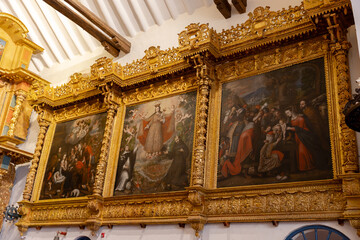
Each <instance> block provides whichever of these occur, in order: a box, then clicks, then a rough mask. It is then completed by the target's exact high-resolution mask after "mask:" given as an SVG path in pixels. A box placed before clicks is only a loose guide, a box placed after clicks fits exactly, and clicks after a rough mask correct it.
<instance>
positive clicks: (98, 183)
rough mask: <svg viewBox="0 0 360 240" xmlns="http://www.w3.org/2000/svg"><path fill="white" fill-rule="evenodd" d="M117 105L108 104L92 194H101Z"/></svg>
mask: <svg viewBox="0 0 360 240" xmlns="http://www.w3.org/2000/svg"><path fill="white" fill-rule="evenodd" d="M117 108H118V105H117V104H113V103H110V104H109V105H108V112H107V117H106V125H105V131H104V137H103V141H102V146H101V153H100V158H99V163H98V166H97V169H96V177H95V183H94V191H93V194H94V195H97V196H101V195H102V191H103V188H104V179H105V171H106V165H107V156H108V151H109V145H110V138H111V130H112V127H113V123H114V117H115V114H116V111H117Z"/></svg>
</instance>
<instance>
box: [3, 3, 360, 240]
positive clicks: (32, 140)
mask: <svg viewBox="0 0 360 240" xmlns="http://www.w3.org/2000/svg"><path fill="white" fill-rule="evenodd" d="M355 1H358V0H355ZM300 2H301V1H300V0H282V1H274V0H250V1H248V7H247V10H248V12H249V11H253V10H254V9H255V7H257V6H260V5H261V6H267V5H268V6H271V10H279V9H281V8H283V7H284V8H287V7H288V5H290V4H291V5H293V6H295V5H299V4H300ZM247 18H248V16H247V14H242V15H240V14H238V13H237V12H236V11H235V10H234V9H233V12H232V17H231V18H230V19H227V20H226V19H224V18H223V17H222V15H221V14H220V13H219V12H218V10H217V9H216V7H215V6H214V5H212V6H210V7H204V8H202V9H198V10H197V11H195V12H194V13H193V15H188V14H183V15H180V16H179V17H178V18H177V19H176V20H175V21H174V20H168V21H166V22H164V23H163V24H162V25H161V26H160V27H159V26H154V27H151V28H150V29H149V30H147V32H146V33H140V34H138V35H137V36H136V37H135V38H133V39H129V40H130V41H131V43H132V50H131V53H130V54H128V55H125V56H122V57H121V58H118V59H116V61H118V62H120V63H121V64H122V65H124V64H126V63H130V62H131V61H133V60H135V59H139V58H142V57H143V56H144V50H146V49H147V48H149V47H150V46H160V48H161V49H163V50H164V49H167V48H169V47H173V46H177V45H178V42H177V41H178V38H177V34H178V33H180V32H181V31H182V30H184V29H185V27H186V26H187V25H189V24H190V23H198V22H200V23H209V25H210V27H213V28H214V29H216V30H217V31H221V30H222V29H223V28H224V29H227V28H229V27H231V26H232V25H236V24H238V23H242V22H244V21H245V20H247ZM149 36H151V37H149ZM348 37H349V41H350V42H351V43H352V45H353V48H352V49H350V52H349V61H350V73H351V81H352V87H353V89H354V88H355V87H356V84H355V80H356V79H358V78H359V77H360V68H359V63H360V60H359V54H358V47H357V41H356V33H355V28H354V27H351V28H350V29H349V34H348ZM80 60H81V59H80ZM80 60H79V62H81V61H80ZM84 60H85V59H84ZM87 60H89V59H87ZM91 60H92V61H91V62H90V63H89V61H85V62H84V63H80V64H77V65H76V66H71V65H70V64H69V65H67V66H66V68H67V69H64V66H61V67H59V69H60V70H59V69H55V70H53V72H47V73H46V74H45V75H44V76H48V77H49V78H47V80H49V81H51V82H52V83H53V84H54V85H58V84H60V83H64V82H67V81H68V77H69V76H70V75H71V74H72V73H74V72H89V70H90V65H91V64H92V63H93V62H94V61H93V60H94V59H91ZM44 76H43V77H44ZM38 131H39V126H38V124H37V121H36V114H33V115H32V117H31V125H30V129H29V136H28V138H27V141H26V142H25V143H24V144H22V145H21V146H20V147H21V148H22V149H24V150H27V151H30V152H33V151H34V149H35V144H36V138H37V134H38ZM359 139H360V138H359ZM359 146H360V145H359ZM359 149H360V148H359ZM27 167H28V166H23V168H21V172H20V171H18V172H17V177H16V180H15V185H14V188H13V196H12V198H11V202H16V201H20V200H21V192H22V191H23V188H24V186H25V178H26V173H24V172H26V168H27ZM18 170H20V168H19V169H18ZM18 174H19V176H18ZM312 224H322V225H326V226H329V227H332V228H335V229H337V230H339V231H341V232H343V233H344V234H345V235H347V236H348V237H349V238H350V239H358V237H357V236H356V231H355V229H354V228H352V227H351V226H350V225H349V223H348V222H345V225H344V226H340V225H338V224H337V222H335V221H327V222H280V224H279V226H278V227H274V226H273V225H272V224H271V223H232V224H231V225H230V227H229V228H225V227H224V226H223V225H222V224H207V225H205V228H204V230H203V231H202V233H201V239H203V240H205V239H206V240H220V239H221V240H224V239H226V240H235V239H236V240H242V239H246V240H258V239H284V238H285V237H286V236H287V235H288V234H289V233H290V232H292V231H294V230H296V229H297V228H300V227H302V226H305V225H312ZM57 231H65V232H67V235H66V236H65V237H62V236H61V237H60V239H63V240H70V239H71V240H72V239H75V238H76V237H78V236H89V237H90V238H91V239H92V240H95V239H96V240H100V239H108V240H113V239H114V240H115V239H126V240H135V239H136V240H163V239H164V240H165V239H166V240H168V239H171V240H195V239H196V238H195V236H194V231H193V230H192V229H191V228H190V226H189V225H186V226H185V228H180V227H178V226H177V225H149V226H147V227H146V228H145V229H143V228H140V227H139V226H114V227H113V229H108V228H107V227H102V228H101V229H100V230H99V231H98V233H97V234H98V235H97V236H91V234H90V232H89V231H88V230H86V229H85V230H80V229H79V228H77V227H59V228H45V227H44V228H42V229H41V230H39V231H38V230H36V229H33V228H31V229H29V231H28V232H27V234H26V236H25V239H27V240H45V239H46V240H48V239H49V240H50V239H51V240H52V239H54V236H55V235H56V232H57ZM101 233H104V234H105V237H104V238H102V237H101ZM0 239H2V240H15V239H19V233H18V231H17V230H16V227H14V226H13V225H11V224H9V223H5V224H4V227H3V231H2V232H1V235H0Z"/></svg>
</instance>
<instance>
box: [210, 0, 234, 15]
mask: <svg viewBox="0 0 360 240" xmlns="http://www.w3.org/2000/svg"><path fill="white" fill-rule="evenodd" d="M214 3H215V4H216V7H217V9H218V10H219V11H220V12H221V14H222V15H223V16H224V17H225V18H230V17H231V6H230V4H229V2H228V0H214Z"/></svg>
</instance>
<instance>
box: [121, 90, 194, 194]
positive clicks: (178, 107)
mask: <svg viewBox="0 0 360 240" xmlns="http://www.w3.org/2000/svg"><path fill="white" fill-rule="evenodd" d="M195 109H196V92H189V93H185V94H181V95H177V96H173V97H168V98H165V99H160V100H156V101H151V102H147V103H142V104H138V105H134V106H129V107H127V108H126V113H125V119H124V126H123V132H122V138H121V146H120V153H119V158H118V167H117V175H116V180H115V186H114V195H127V194H141V193H154V192H164V191H177V190H183V189H185V187H186V186H188V185H189V178H190V169H191V152H192V147H193V135H194V121H195Z"/></svg>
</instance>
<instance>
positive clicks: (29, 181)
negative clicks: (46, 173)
mask: <svg viewBox="0 0 360 240" xmlns="http://www.w3.org/2000/svg"><path fill="white" fill-rule="evenodd" d="M35 110H36V111H37V112H38V114H39V116H38V122H39V126H40V131H39V135H38V138H37V142H36V147H35V152H34V158H33V160H31V167H30V170H29V173H28V175H27V177H26V185H25V189H24V192H23V198H24V200H26V201H30V198H31V193H32V189H33V186H34V181H35V175H36V171H37V169H38V166H39V160H40V155H41V150H42V148H43V145H44V139H45V135H46V132H47V130H48V127H49V125H50V114H49V112H47V111H46V110H44V109H41V108H39V107H37V106H36V107H35Z"/></svg>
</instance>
